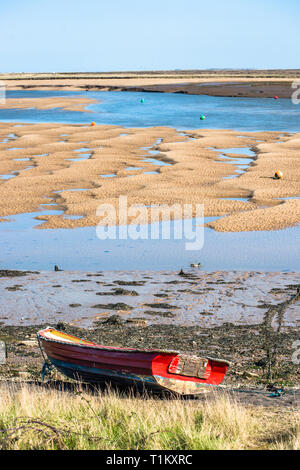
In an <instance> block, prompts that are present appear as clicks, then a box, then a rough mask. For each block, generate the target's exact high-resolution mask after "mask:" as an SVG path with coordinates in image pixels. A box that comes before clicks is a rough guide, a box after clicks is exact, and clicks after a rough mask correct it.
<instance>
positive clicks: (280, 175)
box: [274, 170, 283, 180]
mask: <svg viewBox="0 0 300 470" xmlns="http://www.w3.org/2000/svg"><path fill="white" fill-rule="evenodd" d="M274 176H275V178H276V179H277V180H280V179H281V178H282V177H283V173H282V171H280V170H277V171H276V173H275V175H274Z"/></svg>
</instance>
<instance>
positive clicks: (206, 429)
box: [0, 384, 300, 450]
mask: <svg viewBox="0 0 300 470" xmlns="http://www.w3.org/2000/svg"><path fill="white" fill-rule="evenodd" d="M299 436H300V414H299V412H297V413H293V412H292V410H288V411H284V412H282V411H280V412H279V411H278V410H263V409H262V408H259V409H258V408H256V409H254V408H250V407H247V408H246V407H244V406H241V405H238V404H237V403H234V402H232V401H230V400H229V398H226V397H225V398H222V399H216V400H212V401H210V402H208V401H207V402H200V401H188V400H186V401H183V400H159V399H154V398H150V397H144V398H134V397H130V396H126V395H120V394H117V393H116V392H113V391H109V392H107V393H103V392H99V393H94V394H91V393H88V392H87V391H85V390H84V389H83V388H81V387H80V386H79V387H78V390H77V391H75V392H72V393H70V392H63V391H58V390H53V389H52V390H51V389H50V388H41V387H36V386H29V385H26V384H25V385H21V386H20V385H19V386H17V385H6V386H5V385H4V386H1V387H0V449H1V450H8V449H9V450H16V449H18V450H19V449H28V450H29V449H30V450H32V449H46V450H51V449H71V450H75V449H76V450H80V449H88V450H92V449H101V450H104V449H105V450H123V449H124V450H129V449H134V450H138V449H146V450H151V449H156V450H198V449H199V450H200V449H211V450H212V449H299V448H300V445H299V442H300V439H299Z"/></svg>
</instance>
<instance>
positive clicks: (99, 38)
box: [0, 0, 300, 72]
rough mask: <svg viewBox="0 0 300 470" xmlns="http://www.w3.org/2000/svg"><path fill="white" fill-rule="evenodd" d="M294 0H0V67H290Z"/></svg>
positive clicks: (296, 17)
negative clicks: (145, 0)
mask: <svg viewBox="0 0 300 470" xmlns="http://www.w3.org/2000/svg"><path fill="white" fill-rule="evenodd" d="M299 25H300V2H299V0H285V1H284V0H260V1H259V0H214V1H212V0H211V1H209V0H206V1H203V0H186V1H179V0H151V1H147V2H143V1H141V0H140V1H136V0H127V1H126V0H107V1H102V0H85V1H83V0H81V1H79V0H60V1H59V0H26V1H24V0H10V1H7V0H0V41H1V48H0V72H64V71H65V72H72V71H79V72H86V71H91V72H98V71H120V70H171V69H203V68H227V67H228V68H298V67H299V52H298V47H299V36H300V35H299V30H300V27H299Z"/></svg>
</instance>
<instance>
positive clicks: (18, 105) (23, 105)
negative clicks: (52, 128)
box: [0, 97, 98, 112]
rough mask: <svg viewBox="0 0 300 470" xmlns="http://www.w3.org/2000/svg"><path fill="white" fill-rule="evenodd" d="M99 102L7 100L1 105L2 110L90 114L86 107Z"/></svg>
mask: <svg viewBox="0 0 300 470" xmlns="http://www.w3.org/2000/svg"><path fill="white" fill-rule="evenodd" d="M96 102H98V100H92V99H89V98H77V97H70V98H60V97H53V98H21V99H17V98H7V99H6V102H5V104H0V109H1V108H5V109H6V108H10V109H29V108H35V109H54V108H61V109H65V110H66V111H85V112H89V110H88V109H86V106H88V105H90V104H93V103H96Z"/></svg>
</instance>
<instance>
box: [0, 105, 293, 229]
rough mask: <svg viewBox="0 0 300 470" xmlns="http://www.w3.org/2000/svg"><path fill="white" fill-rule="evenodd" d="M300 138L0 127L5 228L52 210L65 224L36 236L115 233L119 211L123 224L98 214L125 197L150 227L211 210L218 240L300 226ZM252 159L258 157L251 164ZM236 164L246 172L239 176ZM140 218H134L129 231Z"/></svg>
mask: <svg viewBox="0 0 300 470" xmlns="http://www.w3.org/2000/svg"><path fill="white" fill-rule="evenodd" d="M50 100H51V99H50ZM299 137H300V134H299V133H298V134H292V135H291V134H288V133H282V132H280V133H279V132H243V133H242V135H241V133H240V132H234V131H230V130H193V131H185V132H178V131H176V130H175V129H172V128H167V127H153V128H137V129H134V128H131V129H124V128H122V127H118V126H105V125H104V126H103V125H101V126H94V127H91V126H90V125H67V124H21V123H1V124H0V175H1V176H0V220H1V221H2V222H3V223H5V220H7V219H10V216H13V215H15V214H22V213H28V212H34V211H42V210H46V209H47V208H49V209H50V208H51V209H55V210H62V211H63V214H60V215H55V214H53V215H43V216H40V217H38V219H40V220H41V224H40V225H39V228H74V227H86V226H96V225H97V224H98V223H102V224H106V223H108V224H110V225H114V224H115V223H116V224H119V223H120V220H119V217H118V215H119V214H118V210H117V214H116V215H117V219H116V220H114V218H105V220H104V219H103V218H101V217H97V215H96V211H97V208H98V206H99V204H101V203H103V202H105V203H106V204H112V205H113V206H114V207H115V208H116V209H118V207H119V197H120V196H127V197H128V205H132V204H143V205H144V206H148V207H147V212H148V220H149V221H150V220H151V221H152V222H154V221H155V220H158V219H159V218H162V219H164V218H165V217H166V216H168V214H167V215H166V216H164V214H158V213H153V210H152V208H153V206H156V205H160V204H168V205H170V206H172V205H173V204H180V205H181V207H182V206H183V204H193V209H194V212H193V216H194V215H195V209H196V204H204V211H205V216H206V217H222V218H220V219H219V220H216V221H215V222H211V223H210V224H209V225H210V227H212V228H214V229H215V230H218V231H227V232H230V231H233V232H234V231H236V232H238V231H251V230H276V229H281V228H285V227H288V226H293V225H296V224H298V223H299V221H300V200H299V199H297V197H298V196H299V195H300V160H299V158H298V152H299V149H300V138H299ZM239 148H240V149H241V153H240V155H239V153H238V149H239ZM245 149H251V150H252V157H251V158H250V162H249V156H248V155H245V152H244V151H245ZM233 150H234V153H232V152H233ZM237 157H238V158H239V163H243V161H244V162H245V165H244V166H243V168H244V170H243V171H242V172H241V173H237V170H238V168H239V165H238V164H237V161H236V158H237ZM153 158H154V160H153ZM151 159H152V160H151ZM243 159H244V160H243ZM278 169H280V170H281V171H282V172H283V175H284V178H283V179H281V180H275V179H274V178H273V176H274V173H275V171H276V170H278ZM72 190H73V191H72ZM74 190H78V191H74ZM79 190H80V191H79ZM286 198H288V199H286ZM45 204H46V205H48V206H44V205H45ZM49 205H50V206H49ZM150 212H152V218H151V219H150ZM66 216H70V218H66ZM72 216H78V218H72ZM136 217H137V215H134V216H132V217H130V216H129V217H128V223H131V222H134V221H135V220H136ZM174 217H175V218H176V215H175V216H174V214H173V213H171V218H174ZM42 221H44V223H42Z"/></svg>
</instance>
